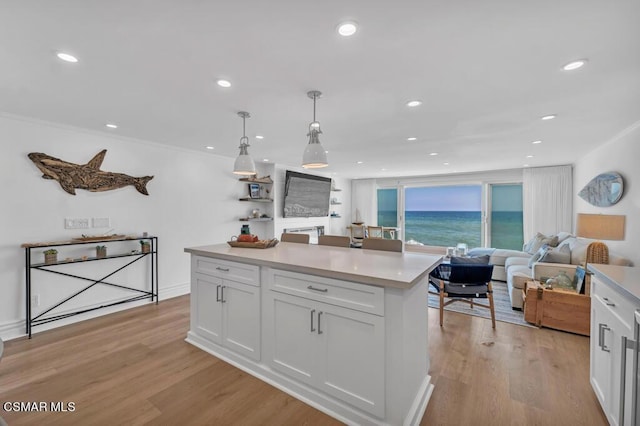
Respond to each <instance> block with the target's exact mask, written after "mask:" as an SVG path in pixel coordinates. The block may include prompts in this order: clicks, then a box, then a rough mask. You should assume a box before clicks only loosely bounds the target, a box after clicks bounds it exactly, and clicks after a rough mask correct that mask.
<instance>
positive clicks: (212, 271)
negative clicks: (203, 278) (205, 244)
mask: <svg viewBox="0 0 640 426" xmlns="http://www.w3.org/2000/svg"><path fill="white" fill-rule="evenodd" d="M192 262H193V263H192V265H191V270H192V271H194V272H198V273H201V274H205V275H211V276H214V277H220V278H224V279H229V280H233V281H236V282H240V283H245V284H250V285H255V286H260V268H259V267H258V266H255V265H248V264H246V263H239V262H229V261H226V260H219V259H212V258H209V257H202V256H193V260H192Z"/></svg>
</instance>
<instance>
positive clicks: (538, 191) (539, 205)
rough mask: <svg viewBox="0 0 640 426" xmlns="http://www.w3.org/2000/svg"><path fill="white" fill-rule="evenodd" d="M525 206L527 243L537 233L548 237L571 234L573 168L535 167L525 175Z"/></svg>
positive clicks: (524, 226)
mask: <svg viewBox="0 0 640 426" xmlns="http://www.w3.org/2000/svg"><path fill="white" fill-rule="evenodd" d="M522 198H523V200H522V204H523V210H524V212H523V222H524V223H523V230H524V240H525V241H529V240H530V239H531V238H532V237H533V236H534V235H536V233H537V232H541V233H543V234H545V235H551V234H556V233H558V232H561V231H566V232H571V230H572V218H573V170H572V167H571V166H554V167H534V168H527V169H524V171H523V176H522Z"/></svg>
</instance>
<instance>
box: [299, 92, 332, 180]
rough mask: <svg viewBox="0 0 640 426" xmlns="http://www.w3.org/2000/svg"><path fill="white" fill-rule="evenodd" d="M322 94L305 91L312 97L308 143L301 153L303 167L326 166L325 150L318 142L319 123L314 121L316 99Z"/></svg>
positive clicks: (316, 167)
mask: <svg viewBox="0 0 640 426" xmlns="http://www.w3.org/2000/svg"><path fill="white" fill-rule="evenodd" d="M320 95H322V93H321V92H318V91H317V90H312V91H310V92H308V93H307V96H308V97H310V98H311V99H313V122H311V124H310V125H309V133H308V134H307V136H309V143H308V144H307V147H306V148H305V150H304V154H302V167H304V168H305V169H319V168H322V167H327V166H328V165H329V162H328V161H327V152H326V151H325V149H324V147H323V146H322V145H321V144H320V138H319V137H318V136H319V135H320V133H322V130H320V123H319V122H317V121H316V99H317V98H318V97H320Z"/></svg>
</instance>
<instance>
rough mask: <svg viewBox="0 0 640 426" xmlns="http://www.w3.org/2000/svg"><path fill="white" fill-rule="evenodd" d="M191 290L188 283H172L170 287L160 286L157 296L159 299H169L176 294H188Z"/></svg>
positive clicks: (176, 295)
mask: <svg viewBox="0 0 640 426" xmlns="http://www.w3.org/2000/svg"><path fill="white" fill-rule="evenodd" d="M190 292H191V285H190V283H188V282H186V283H182V284H176V285H172V286H170V287H162V288H161V289H160V291H159V292H158V298H159V299H160V300H166V299H171V298H174V297H178V296H184V295H185V294H189V293H190Z"/></svg>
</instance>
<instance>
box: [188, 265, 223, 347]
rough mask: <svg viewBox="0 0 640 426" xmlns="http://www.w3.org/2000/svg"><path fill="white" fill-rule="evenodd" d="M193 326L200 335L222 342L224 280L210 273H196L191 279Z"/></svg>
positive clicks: (212, 340)
mask: <svg viewBox="0 0 640 426" xmlns="http://www.w3.org/2000/svg"><path fill="white" fill-rule="evenodd" d="M191 281H192V282H191V328H192V330H193V331H194V332H195V333H196V334H198V335H199V336H201V337H203V338H205V339H207V340H209V341H211V342H215V343H218V344H220V343H222V304H221V303H219V302H217V301H216V300H218V299H220V288H221V287H222V280H221V279H220V278H217V277H212V276H210V275H204V274H198V273H194V274H193V275H192V280H191Z"/></svg>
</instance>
